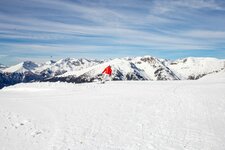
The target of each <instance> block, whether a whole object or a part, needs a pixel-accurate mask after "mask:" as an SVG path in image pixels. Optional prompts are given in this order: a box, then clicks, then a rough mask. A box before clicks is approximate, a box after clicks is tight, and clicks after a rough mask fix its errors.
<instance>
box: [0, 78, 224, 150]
mask: <svg viewBox="0 0 225 150" xmlns="http://www.w3.org/2000/svg"><path fill="white" fill-rule="evenodd" d="M224 85H225V82H224V81H223V82H222V81H221V82H206V81H170V82H168V81H167V82H164V81H162V82H140V81H139V82H107V83H106V84H97V83H89V84H79V85H75V84H65V83H32V84H20V85H16V86H12V87H8V88H5V89H3V90H2V91H0V120H1V123H0V133H1V134H0V149H1V150H30V149H42V150H44V149H46V150H77V149H79V150H82V149H83V150H87V149H91V150H95V149H96V150H106V149H107V150H108V149H109V150H212V149H213V150H222V149H224V147H225V109H224V108H225V101H224V100H225V94H224V91H225V86H224Z"/></svg>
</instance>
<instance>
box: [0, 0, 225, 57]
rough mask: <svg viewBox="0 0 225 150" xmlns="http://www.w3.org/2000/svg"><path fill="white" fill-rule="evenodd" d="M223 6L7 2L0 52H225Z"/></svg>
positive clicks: (212, 2)
mask: <svg viewBox="0 0 225 150" xmlns="http://www.w3.org/2000/svg"><path fill="white" fill-rule="evenodd" d="M224 8H225V3H224V2H222V1H219V0H188V1H185V0H157V1H155V0H152V1H151V0H150V1H145V0H122V1H120V2H119V3H118V2H114V1H109V0H104V1H97V0H76V1H61V0H24V1H20V0H14V1H5V0H3V1H0V54H7V53H8V54H9V53H12V52H13V53H14V54H17V55H21V54H23V53H26V52H27V51H28V49H29V50H30V51H31V52H32V51H33V52H35V53H38V52H39V53H40V55H49V52H52V53H57V55H60V54H61V55H63V56H64V55H66V54H68V55H69V54H71V52H74V53H77V52H78V51H80V52H83V53H86V54H91V55H93V54H94V53H95V52H97V51H98V52H99V53H100V54H102V55H103V54H104V53H112V52H114V53H115V54H118V56H119V55H120V54H122V51H123V52H124V51H129V50H130V51H134V50H135V49H136V54H137V55H138V54H141V52H140V51H141V50H143V49H144V50H148V51H149V53H150V54H151V53H154V51H160V52H162V53H163V51H168V50H171V51H172V50H173V51H179V52H182V51H188V50H191V51H193V50H202V51H203V53H204V51H205V50H212V51H213V50H214V51H215V50H217V49H218V48H219V49H220V50H221V49H222V51H225V47H224V44H225V42H224V41H225V26H224V24H225V19H224V18H225V14H224V12H225V9H224ZM137 47H139V48H138V49H137ZM6 50H7V51H6ZM128 54H129V53H128ZM21 57H22V56H21Z"/></svg>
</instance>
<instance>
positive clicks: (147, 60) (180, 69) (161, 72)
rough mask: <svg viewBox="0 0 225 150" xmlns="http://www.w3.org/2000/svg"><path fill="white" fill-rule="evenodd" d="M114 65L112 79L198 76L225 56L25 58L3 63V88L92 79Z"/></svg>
mask: <svg viewBox="0 0 225 150" xmlns="http://www.w3.org/2000/svg"><path fill="white" fill-rule="evenodd" d="M108 65H111V67H112V70H113V74H112V80H196V79H199V78H201V77H203V76H205V75H207V74H211V73H214V72H219V71H221V70H223V69H224V67H225V60H224V59H216V58H208V57H188V58H183V59H178V60H174V61H172V60H167V59H161V58H156V57H152V56H143V57H125V58H116V59H108V60H96V59H84V58H81V59H75V58H66V59H60V60H58V61H53V60H50V61H48V62H45V63H41V64H37V63H35V62H32V61H24V62H22V63H19V64H17V65H14V66H10V67H8V68H7V67H5V66H4V65H0V88H2V87H4V86H8V85H13V84H16V83H20V82H35V81H42V82H47V81H49V82H58V81H62V82H73V83H83V82H93V81H96V80H98V79H100V78H101V75H102V74H101V73H102V71H103V70H104V68H105V67H107V66H108Z"/></svg>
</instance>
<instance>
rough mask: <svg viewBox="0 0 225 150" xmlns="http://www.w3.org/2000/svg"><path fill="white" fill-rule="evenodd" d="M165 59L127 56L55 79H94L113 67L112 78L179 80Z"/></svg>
mask: <svg viewBox="0 0 225 150" xmlns="http://www.w3.org/2000/svg"><path fill="white" fill-rule="evenodd" d="M164 61H166V60H163V59H161V60H160V59H157V58H155V57H151V56H144V57H133V58H130V57H125V58H116V59H113V60H109V61H106V62H104V63H102V64H99V65H95V66H93V67H88V68H86V69H81V70H78V71H71V72H67V73H65V74H63V75H61V76H57V77H55V78H54V79H53V80H63V81H64V80H66V81H74V82H78V81H80V82H85V81H86V82H88V81H93V80H95V79H97V78H99V77H100V76H101V73H102V71H103V70H104V68H105V67H107V66H108V65H110V66H111V67H112V70H113V73H112V80H179V78H178V77H177V76H176V75H175V74H174V73H173V72H172V71H171V70H170V69H169V68H168V67H166V66H165V65H164Z"/></svg>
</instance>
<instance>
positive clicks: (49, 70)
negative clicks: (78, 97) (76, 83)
mask: <svg viewBox="0 0 225 150" xmlns="http://www.w3.org/2000/svg"><path fill="white" fill-rule="evenodd" d="M100 63H102V61H98V60H89V59H84V58H81V59H74V58H66V59H60V60H59V61H52V60H51V61H48V62H46V63H44V64H41V65H40V66H39V67H38V68H36V70H35V72H36V73H37V74H41V75H43V76H44V77H54V76H57V75H61V74H63V73H66V72H68V71H78V70H81V69H84V68H88V67H91V66H94V65H97V64H100Z"/></svg>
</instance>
